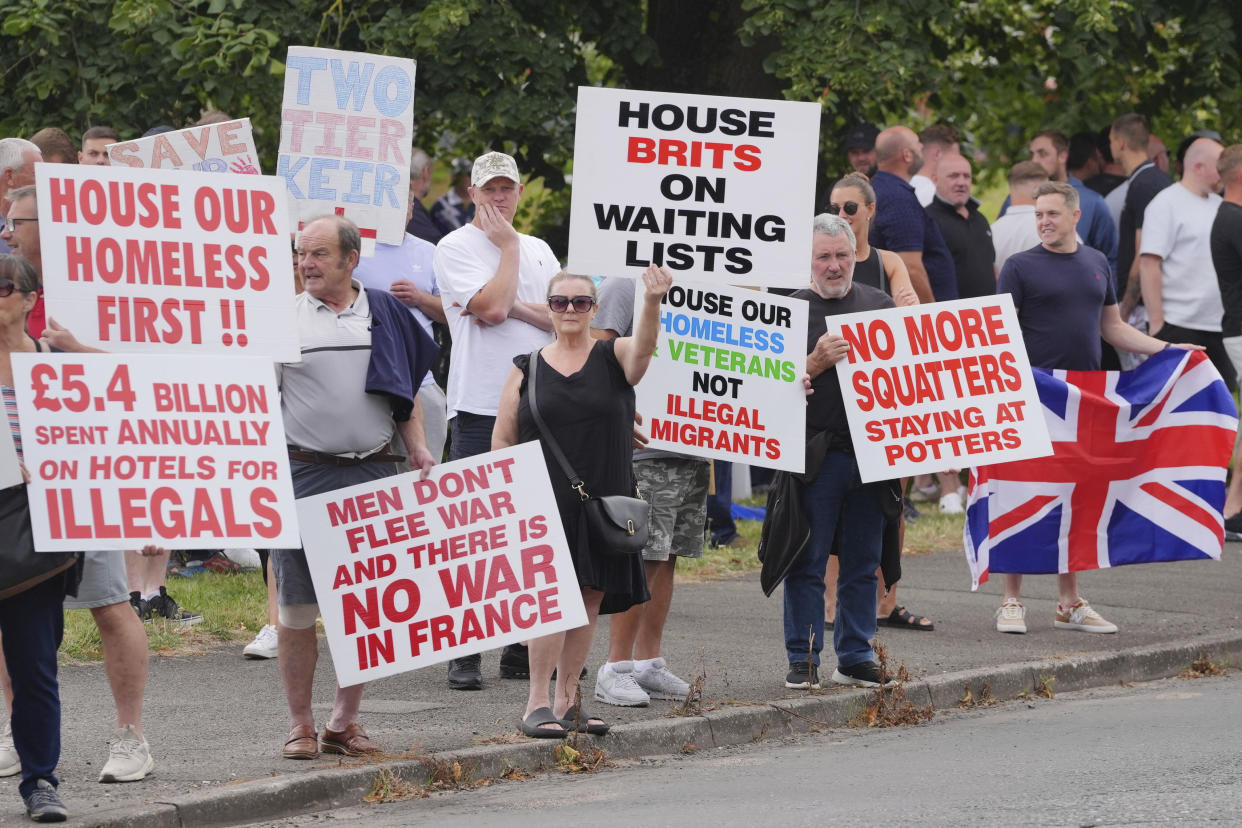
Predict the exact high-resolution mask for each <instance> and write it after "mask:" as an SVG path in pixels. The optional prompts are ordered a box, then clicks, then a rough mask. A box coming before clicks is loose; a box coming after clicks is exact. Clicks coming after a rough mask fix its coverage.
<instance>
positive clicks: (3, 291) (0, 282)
mask: <svg viewBox="0 0 1242 828" xmlns="http://www.w3.org/2000/svg"><path fill="white" fill-rule="evenodd" d="M15 290H17V285H15V284H13V280H12V279H4V278H0V299H7V298H9V297H10V296H12V295H13V291H15Z"/></svg>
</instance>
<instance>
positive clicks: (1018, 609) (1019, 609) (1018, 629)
mask: <svg viewBox="0 0 1242 828" xmlns="http://www.w3.org/2000/svg"><path fill="white" fill-rule="evenodd" d="M996 631H997V632H1003V633H1018V634H1019V635H1021V634H1024V633H1025V632H1026V607H1024V606H1022V605H1021V604H1020V603H1018V602H1017V601H1016V600H1014V599H1013V598H1010V599H1008V600H1006V601H1005V603H1003V604H1001V605H1000V609H998V610H997V611H996Z"/></svg>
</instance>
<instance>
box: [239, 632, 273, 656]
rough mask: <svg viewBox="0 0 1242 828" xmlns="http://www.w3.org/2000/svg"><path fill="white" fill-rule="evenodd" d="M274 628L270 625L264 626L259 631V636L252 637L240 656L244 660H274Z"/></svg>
mask: <svg viewBox="0 0 1242 828" xmlns="http://www.w3.org/2000/svg"><path fill="white" fill-rule="evenodd" d="M276 635H277V633H276V628H275V627H274V626H272V625H271V624H264V625H263V629H261V630H259V634H258V635H256V636H255V637H254V641H251V642H250V643H249V644H247V645H246V648H245V649H244V650H242V655H244V656H245V657H246V658H276V656H277V649H276Z"/></svg>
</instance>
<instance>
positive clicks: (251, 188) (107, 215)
mask: <svg viewBox="0 0 1242 828" xmlns="http://www.w3.org/2000/svg"><path fill="white" fill-rule="evenodd" d="M35 183H36V185H37V186H38V194H39V242H40V247H41V248H42V252H43V288H44V293H45V298H46V301H47V311H48V315H49V316H51V317H52V318H53V319H55V320H56V321H57V322H58V323H59V324H60V325H62V326H64V327H66V328H68V329H69V330H70V331H72V332H73V334H74V335H75V336H76V337H77V338H78V341H80V342H82V343H83V344H84V345H90V346H93V347H96V348H101V349H103V350H105V351H124V352H130V353H133V352H146V353H161V354H167V353H175V352H188V353H221V354H236V355H243V356H249V355H259V356H265V357H268V358H269V359H275V360H277V361H280V362H298V361H299V360H300V359H301V351H300V349H299V347H298V340H297V327H296V321H295V319H294V314H293V297H294V291H293V263H292V257H291V255H290V251H289V230H288V213H287V211H286V208H285V203H284V201H285V192H284V187H283V185H282V184H281V183H280V181H279V179H276V178H273V177H271V176H263V175H248V176H245V177H242V176H231V177H229V178H228V179H227V183H225V181H224V180H222V179H221V178H220V177H219V176H217V175H212V174H210V173H198V172H187V171H183V170H143V169H131V168H129V167H95V166H90V167H85V166H78V165H74V164H37V165H36V166H35Z"/></svg>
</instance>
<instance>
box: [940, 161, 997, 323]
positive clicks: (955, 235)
mask: <svg viewBox="0 0 1242 828" xmlns="http://www.w3.org/2000/svg"><path fill="white" fill-rule="evenodd" d="M972 183H973V175H972V173H971V169H970V159H969V158H967V157H965V156H964V155H945V156H942V157H941V158H940V165H939V169H938V170H937V172H936V196H935V198H934V199H932V203H931V204H928V205H927V208H926V209H927V212H928V214H929V215H930V216H931V217H932V218H933V219H935V220H936V224H937V225H939V227H940V234H941V235H942V236H944V241H945V244H947V245H948V246H949V254H950V255H952V256H953V267H954V268H955V269H956V270H957V295H958V297H959V298H961V299H970V298H973V297H975V296H991V295H992V294H994V293H996V267H995V262H996V249H995V247H993V245H992V228H991V227H990V226H989V225H988V220H987V219H985V218H984V217H983V214H982V213H980V212H979V200H978V199H977V198H974V197H973V196H972V195H971V187H972Z"/></svg>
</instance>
